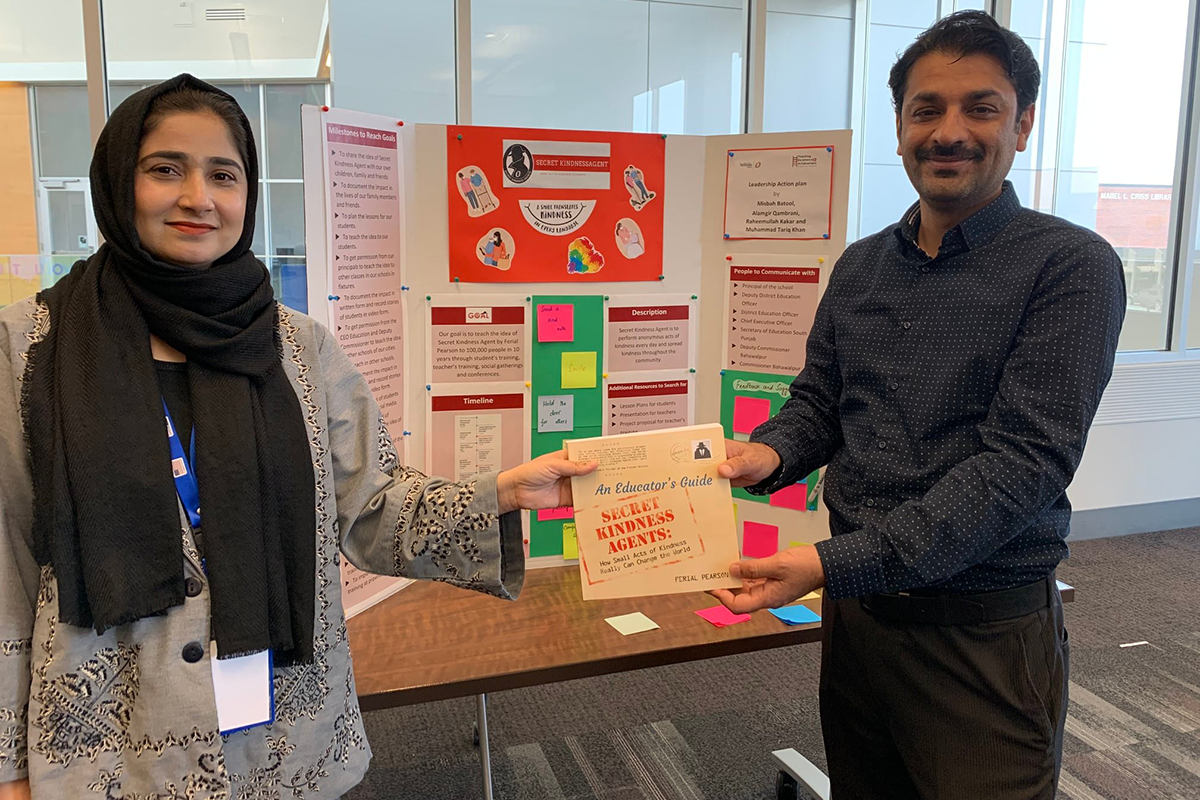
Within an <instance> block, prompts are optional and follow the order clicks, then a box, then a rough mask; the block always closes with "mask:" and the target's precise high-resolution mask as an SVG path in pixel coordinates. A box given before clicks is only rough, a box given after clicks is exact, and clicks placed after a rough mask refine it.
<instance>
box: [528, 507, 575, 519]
mask: <svg viewBox="0 0 1200 800" xmlns="http://www.w3.org/2000/svg"><path fill="white" fill-rule="evenodd" d="M574 516H575V509H574V508H572V507H571V506H559V507H558V508H539V509H538V513H537V517H538V522H548V521H550V520H555V519H571V518H572V517H574Z"/></svg>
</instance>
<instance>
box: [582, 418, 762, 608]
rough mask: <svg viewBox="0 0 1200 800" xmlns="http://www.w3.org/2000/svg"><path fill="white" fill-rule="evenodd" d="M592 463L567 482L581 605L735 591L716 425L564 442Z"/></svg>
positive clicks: (734, 552)
mask: <svg viewBox="0 0 1200 800" xmlns="http://www.w3.org/2000/svg"><path fill="white" fill-rule="evenodd" d="M566 444H567V457H568V458H570V459H572V460H575V461H596V462H599V465H600V466H599V467H598V468H597V469H596V470H595V471H594V472H592V473H591V474H590V475H584V476H582V477H576V478H572V479H571V493H572V495H573V497H574V501H575V527H576V535H577V538H578V546H579V573H580V577H581V580H582V583H583V599H584V600H601V599H606V598H612V597H639V596H643V595H654V594H673V593H676V592H695V591H700V590H704V589H716V588H719V587H726V588H728V587H734V586H740V585H741V584H740V582H739V581H735V580H733V579H732V578H730V577H729V565H730V564H731V563H733V562H734V561H737V559H738V544H737V532H736V529H735V523H734V518H733V500H732V496H731V495H730V493H729V481H727V480H725V479H724V478H721V477H719V476H718V475H717V465H718V464H720V463H721V462H722V461H724V460H725V439H724V432H723V429H722V428H721V426H720V425H694V426H691V427H686V428H674V429H671V430H665V431H646V432H642V433H630V434H624V435H621V436H609V437H605V438H599V439H576V440H573V441H568V442H567V443H566Z"/></svg>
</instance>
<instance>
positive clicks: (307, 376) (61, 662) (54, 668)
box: [0, 300, 524, 800]
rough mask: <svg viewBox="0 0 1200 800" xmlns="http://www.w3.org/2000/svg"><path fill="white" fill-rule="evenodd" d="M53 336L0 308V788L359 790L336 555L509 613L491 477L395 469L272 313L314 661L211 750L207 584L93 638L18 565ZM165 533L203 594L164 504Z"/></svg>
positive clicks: (509, 566)
mask: <svg viewBox="0 0 1200 800" xmlns="http://www.w3.org/2000/svg"><path fill="white" fill-rule="evenodd" d="M53 324H54V321H53V320H52V319H50V318H49V312H48V310H47V309H46V307H45V306H43V305H40V304H37V303H35V302H34V301H33V300H25V301H22V302H19V303H15V304H13V305H10V306H8V307H6V308H4V309H2V310H0V783H3V782H6V781H11V780H17V779H19V778H22V777H25V776H28V777H29V779H30V783H31V786H32V789H33V795H34V797H45V798H59V797H62V798H67V797H69V798H89V797H95V798H98V799H100V798H103V800H115V798H125V799H126V800H135V799H136V800H148V799H149V798H154V799H155V800H159V799H160V798H161V799H163V800H166V799H167V798H170V799H171V800H174V799H175V798H187V800H216V799H217V798H220V799H221V800H229V799H236V800H251V798H253V800H266V799H267V798H270V800H276V799H277V798H303V799H304V800H318V798H334V797H338V796H340V795H341V794H342V793H344V792H345V791H347V790H348V789H350V788H351V787H352V786H354V785H355V784H356V783H358V782H359V780H360V779H361V778H362V776H363V774H364V773H365V772H366V770H367V764H368V763H369V762H370V759H371V750H370V747H369V746H368V744H367V741H366V737H365V736H364V734H363V726H362V716H361V714H360V713H359V709H358V697H357V695H356V694H355V691H354V673H353V669H352V666H351V662H350V648H349V645H348V643H347V640H346V620H345V617H344V615H343V613H342V601H341V593H340V588H341V583H340V580H339V575H338V570H339V566H338V564H339V558H340V555H339V554H341V555H344V556H345V557H346V558H348V559H349V560H350V562H351V563H352V564H354V565H355V566H357V567H360V568H361V569H364V570H368V571H371V572H376V573H382V574H385V575H399V576H404V577H409V578H418V579H427V580H441V581H447V582H449V583H452V584H454V585H457V586H462V587H464V588H468V589H475V590H478V591H483V592H488V593H491V594H495V595H497V596H500V597H504V598H509V599H511V598H514V597H516V595H517V594H518V592H519V591H520V588H521V584H522V582H523V579H524V553H523V549H522V543H521V530H520V519H519V515H518V514H516V513H513V514H505V515H504V516H503V517H500V516H498V514H497V505H496V481H495V476H490V477H483V478H479V479H478V480H475V481H471V482H466V483H461V484H455V483H449V482H447V481H444V480H441V479H438V478H427V477H426V476H424V475H422V474H421V473H419V472H417V471H416V470H414V469H410V468H409V467H406V466H403V465H402V464H401V463H400V459H399V457H398V455H397V452H396V448H395V447H394V445H393V443H392V439H391V437H390V436H389V435H388V431H387V429H386V427H385V426H384V424H383V422H382V420H381V418H380V414H379V409H378V407H377V406H376V404H375V401H374V399H373V398H372V397H371V393H370V391H369V389H368V388H367V384H366V381H365V380H364V379H363V378H362V376H361V375H359V373H358V371H357V370H356V369H355V368H354V366H353V365H352V364H351V363H350V360H349V359H348V358H347V357H346V355H345V354H344V353H343V352H342V350H341V348H340V347H339V346H338V344H337V343H336V341H334V339H333V337H332V336H331V335H330V334H329V332H328V331H327V330H326V329H325V328H323V327H322V326H320V325H318V324H317V323H315V322H314V321H313V320H311V319H309V318H308V317H306V316H304V315H303V314H300V313H299V312H296V311H292V310H290V309H287V308H284V307H282V306H281V307H280V315H279V325H280V328H281V330H280V333H281V339H282V342H283V353H282V358H283V366H284V368H285V370H286V371H287V375H288V377H289V378H290V379H291V382H292V385H293V387H294V388H295V390H296V396H297V397H298V398H299V400H300V406H301V409H302V410H303V412H304V415H305V421H306V425H307V429H308V435H309V445H310V451H311V453H312V464H313V474H314V476H315V480H316V509H315V512H316V522H317V526H316V532H317V572H316V575H315V576H313V579H314V581H315V582H316V598H317V603H316V607H315V609H314V614H315V616H316V619H315V625H314V637H315V648H314V649H315V652H316V655H315V658H314V661H313V664H312V665H311V666H303V667H294V668H281V669H276V670H275V676H274V684H275V704H276V719H275V722H274V724H272V725H270V726H259V727H257V728H253V729H251V730H249V731H245V732H241V733H234V734H232V735H230V736H228V737H222V736H221V735H220V734H219V733H218V732H217V717H216V709H215V705H214V700H213V687H212V678H211V671H210V664H209V662H208V657H207V656H206V657H205V658H204V659H202V660H201V661H199V662H198V663H194V664H189V663H187V662H186V661H184V660H183V658H182V657H181V651H182V649H183V647H184V646H185V645H186V644H188V643H189V642H193V641H199V642H202V643H207V642H208V641H209V638H210V637H209V594H208V589H207V585H205V586H204V589H203V591H202V592H201V593H200V595H199V596H197V597H194V598H189V599H187V600H186V601H185V602H184V604H183V605H181V606H177V607H175V608H173V609H171V610H170V612H169V613H168V614H166V615H165V616H161V617H152V618H147V619H142V620H139V621H137V622H135V623H132V624H129V625H122V626H119V627H117V628H114V629H112V630H109V631H107V632H106V633H105V634H104V635H102V636H97V635H96V633H95V632H94V631H92V630H90V629H85V628H78V627H73V626H70V625H66V624H62V623H59V621H58V619H57V617H58V603H57V599H56V597H55V591H56V585H55V578H54V573H53V570H52V569H51V568H49V567H44V568H39V567H38V565H37V564H36V562H35V561H34V559H33V557H32V554H31V546H30V536H31V532H30V528H31V515H32V496H31V486H30V478H29V460H28V454H27V450H26V447H25V442H24V435H23V431H22V427H21V413H20V412H21V409H20V398H21V384H22V381H23V379H24V374H25V371H26V369H28V363H27V362H28V358H29V348H30V346H31V345H32V344H33V343H35V342H37V341H38V340H39V339H41V338H42V337H44V336H45V335H46V332H47V331H48V330H49V326H51V325H53ZM35 353H36V351H35ZM130 501H131V502H136V498H130ZM176 535H180V551H179V557H180V558H181V559H182V560H183V562H184V570H185V573H186V574H187V575H189V576H191V577H194V578H197V579H199V580H201V581H203V579H204V574H203V572H202V571H201V569H200V564H199V558H198V556H197V553H196V548H195V546H194V542H193V540H192V536H191V532H190V530H189V529H188V525H187V518H186V516H185V515H184V513H183V511H182V508H181V509H180V531H179V532H177V534H176ZM207 649H208V648H207V647H206V651H207ZM402 652H403V648H402V645H400V646H398V647H397V655H402Z"/></svg>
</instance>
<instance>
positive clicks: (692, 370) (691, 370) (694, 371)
mask: <svg viewBox="0 0 1200 800" xmlns="http://www.w3.org/2000/svg"><path fill="white" fill-rule="evenodd" d="M688 372H690V373H692V374H693V375H695V374H696V370H694V369H689V370H688Z"/></svg>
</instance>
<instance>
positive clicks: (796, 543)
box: [788, 542, 812, 547]
mask: <svg viewBox="0 0 1200 800" xmlns="http://www.w3.org/2000/svg"><path fill="white" fill-rule="evenodd" d="M810 544H812V542H788V547H807V546H808V545H810Z"/></svg>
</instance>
